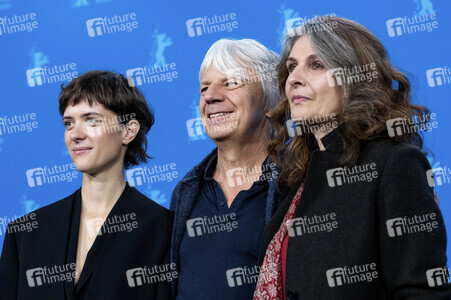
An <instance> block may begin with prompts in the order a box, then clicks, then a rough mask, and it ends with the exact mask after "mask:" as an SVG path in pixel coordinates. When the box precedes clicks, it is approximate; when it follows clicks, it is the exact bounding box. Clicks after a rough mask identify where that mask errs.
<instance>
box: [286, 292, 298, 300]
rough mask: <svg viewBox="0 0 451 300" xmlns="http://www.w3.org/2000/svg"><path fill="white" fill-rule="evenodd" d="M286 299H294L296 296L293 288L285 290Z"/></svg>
mask: <svg viewBox="0 0 451 300" xmlns="http://www.w3.org/2000/svg"><path fill="white" fill-rule="evenodd" d="M286 296H287V300H296V299H297V298H298V294H297V293H296V291H295V290H292V289H289V290H287V292H286Z"/></svg>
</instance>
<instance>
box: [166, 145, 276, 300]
mask: <svg viewBox="0 0 451 300" xmlns="http://www.w3.org/2000/svg"><path fill="white" fill-rule="evenodd" d="M216 154H217V148H216V149H214V150H213V151H212V152H211V153H210V154H208V155H207V156H206V157H205V158H204V159H203V160H202V161H201V162H200V163H199V164H198V165H197V166H195V167H194V168H192V169H191V170H190V171H188V173H187V174H186V175H185V177H183V178H182V180H181V181H180V182H179V183H178V184H177V185H176V187H175V189H174V191H173V193H172V197H171V204H170V210H171V211H173V212H174V213H175V218H174V228H173V233H172V244H171V250H170V255H171V262H172V263H176V265H177V268H178V265H179V251H180V242H181V240H182V236H183V233H184V231H185V229H186V221H187V220H188V217H189V215H190V213H191V209H192V208H193V206H194V203H195V202H196V200H197V198H198V194H199V192H200V189H201V186H202V182H203V175H204V172H205V168H206V167H207V164H208V162H209V161H210V160H211V158H212V157H213V156H214V155H216ZM278 171H279V170H278V169H276V170H275V172H277V174H278ZM275 183H276V180H271V181H270V182H269V188H268V198H267V201H266V216H265V224H268V222H269V220H270V219H271V216H272V215H273V214H274V212H275V211H276V209H277V207H278V206H279V204H280V201H281V200H282V197H280V196H279V195H278V193H277V192H276V184H275ZM177 284H178V282H177V280H173V281H172V295H173V298H175V296H176V293H177Z"/></svg>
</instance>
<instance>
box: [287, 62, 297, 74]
mask: <svg viewBox="0 0 451 300" xmlns="http://www.w3.org/2000/svg"><path fill="white" fill-rule="evenodd" d="M294 68H296V65H295V64H289V65H288V66H287V70H288V73H291V72H293V70H294Z"/></svg>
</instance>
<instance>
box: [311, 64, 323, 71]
mask: <svg viewBox="0 0 451 300" xmlns="http://www.w3.org/2000/svg"><path fill="white" fill-rule="evenodd" d="M312 68H313V69H314V70H320V69H322V68H324V67H323V65H322V64H321V63H319V62H314V63H312Z"/></svg>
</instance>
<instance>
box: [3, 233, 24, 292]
mask: <svg viewBox="0 0 451 300" xmlns="http://www.w3.org/2000/svg"><path fill="white" fill-rule="evenodd" d="M9 229H10V227H9V225H8V228H7V230H6V233H5V240H4V242H3V250H2V256H1V258H0V298H1V299H5V300H10V299H11V300H12V299H17V289H18V281H19V256H18V251H17V244H16V236H15V234H14V233H9V232H10V230H9Z"/></svg>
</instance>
